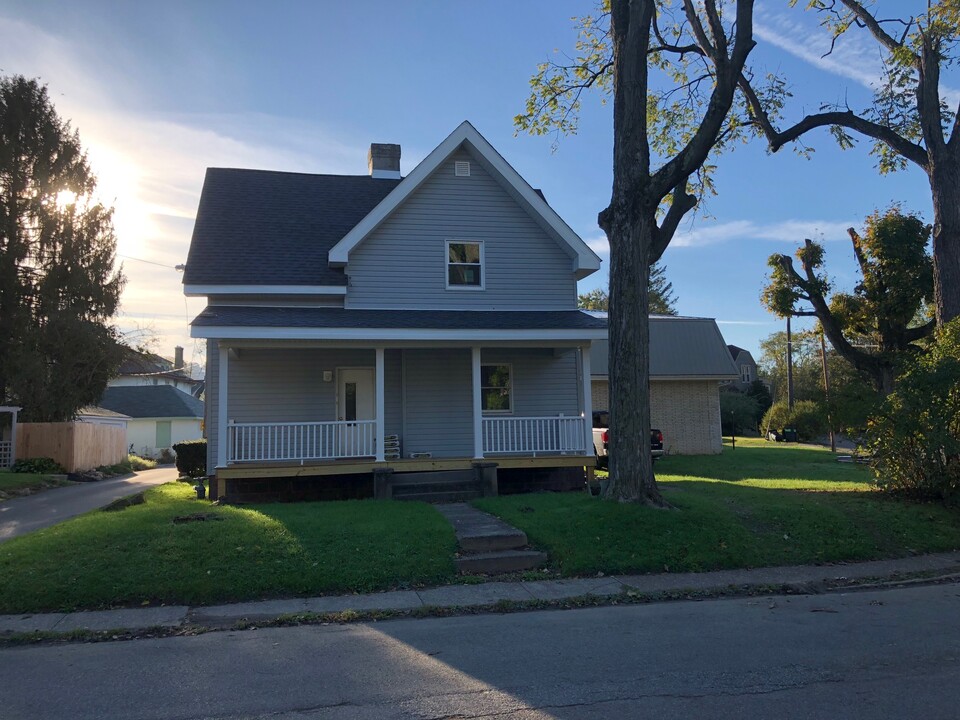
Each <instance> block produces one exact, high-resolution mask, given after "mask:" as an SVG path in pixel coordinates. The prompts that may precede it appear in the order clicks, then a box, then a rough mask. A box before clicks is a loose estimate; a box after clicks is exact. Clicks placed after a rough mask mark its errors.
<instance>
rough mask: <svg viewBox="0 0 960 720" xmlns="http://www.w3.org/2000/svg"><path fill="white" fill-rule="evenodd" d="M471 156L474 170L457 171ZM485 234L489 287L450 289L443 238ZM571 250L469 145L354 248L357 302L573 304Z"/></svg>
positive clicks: (352, 288) (352, 297)
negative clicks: (482, 163)
mask: <svg viewBox="0 0 960 720" xmlns="http://www.w3.org/2000/svg"><path fill="white" fill-rule="evenodd" d="M456 160H470V161H471V163H470V165H471V175H470V177H455V176H454V171H453V165H454V162H455V161H456ZM454 239H460V240H481V241H483V243H484V254H485V264H484V268H483V270H484V273H485V286H486V289H485V290H447V289H446V272H447V265H446V257H445V252H446V245H445V241H446V240H454ZM572 268H573V264H572V258H571V256H570V255H568V254H567V252H566V251H565V248H562V247H561V246H560V245H559V244H558V243H557V242H556V241H555V240H554V239H553V238H551V237H550V236H549V235H547V233H546V232H545V231H544V230H543V229H542V228H541V227H540V226H539V225H538V224H537V223H536V222H535V221H534V220H533V219H532V218H531V217H530V216H529V215H528V214H527V213H526V212H525V211H524V210H523V209H522V208H521V207H520V206H519V205H518V204H517V203H516V202H515V201H514V200H513V198H512V197H510V195H508V194H507V192H506V191H505V190H504V189H503V188H502V187H501V186H500V184H499V183H498V182H497V181H496V180H494V178H493V177H491V176H490V175H489V174H488V173H487V172H486V171H485V170H484V169H483V168H482V167H481V166H480V164H479V163H477V162H476V161H475V160H473V158H472V157H471V156H470V155H469V154H468V153H466V152H465V151H462V150H461V151H460V152H458V153H455V154H454V156H453V157H451V158H450V159H448V160H447V161H446V162H445V163H444V164H443V165H442V166H441V167H440V168H438V170H437V171H436V172H435V173H434V174H433V175H432V176H431V177H430V178H428V179H427V180H426V181H425V182H424V183H423V185H421V186H420V188H419V189H418V190H417V192H415V193H414V194H413V195H412V196H411V197H410V198H408V199H407V200H406V202H404V203H403V204H402V205H401V206H400V207H399V208H397V210H396V211H395V212H394V213H393V214H392V216H391V217H389V218H388V219H387V220H386V221H385V222H384V223H383V224H382V225H381V226H380V227H379V228H378V229H377V230H376V231H375V232H373V233H372V234H371V235H370V237H368V238H367V239H366V240H365V241H364V242H363V243H361V244H360V245H359V246H358V247H357V248H356V249H354V251H353V252H352V253H351V254H350V264H349V267H348V268H347V274H348V275H349V277H350V284H349V288H348V290H347V299H346V306H347V307H352V308H455V309H473V310H481V309H506V310H515V309H529V308H537V309H557V310H568V309H572V308H574V307H576V303H577V288H576V281H575V279H574V276H573V269H572Z"/></svg>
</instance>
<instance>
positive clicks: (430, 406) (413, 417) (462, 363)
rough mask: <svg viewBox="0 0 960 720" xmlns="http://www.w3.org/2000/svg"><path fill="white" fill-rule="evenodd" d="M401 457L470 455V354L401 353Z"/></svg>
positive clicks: (455, 351)
mask: <svg viewBox="0 0 960 720" xmlns="http://www.w3.org/2000/svg"><path fill="white" fill-rule="evenodd" d="M403 365H404V378H405V382H404V409H405V413H404V430H403V433H404V434H403V437H402V438H401V447H402V449H403V454H404V457H409V455H410V453H411V452H429V453H433V456H434V457H473V391H472V389H471V387H470V380H471V377H472V371H471V369H470V350H469V349H468V348H459V349H449V350H447V349H444V350H404V351H403Z"/></svg>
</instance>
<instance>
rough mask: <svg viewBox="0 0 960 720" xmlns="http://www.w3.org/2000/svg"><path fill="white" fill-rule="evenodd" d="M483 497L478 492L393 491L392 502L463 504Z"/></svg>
mask: <svg viewBox="0 0 960 720" xmlns="http://www.w3.org/2000/svg"><path fill="white" fill-rule="evenodd" d="M481 497H483V493H481V492H480V491H479V490H434V491H430V492H403V493H397V492H396V490H394V494H393V499H394V500H418V501H420V502H426V503H435V504H437V503H439V504H442V503H463V502H470V501H471V500H476V499H477V498H481Z"/></svg>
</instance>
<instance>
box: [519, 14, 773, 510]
mask: <svg viewBox="0 0 960 720" xmlns="http://www.w3.org/2000/svg"><path fill="white" fill-rule="evenodd" d="M754 45H755V42H754V39H753V0H736V2H724V1H723V0H702V1H701V2H695V1H694V0H609V2H606V1H604V2H603V3H602V4H601V6H600V8H599V11H598V12H597V14H596V16H593V17H586V18H581V20H580V39H579V41H578V43H577V47H576V52H577V54H576V57H574V58H573V59H572V60H571V61H570V62H565V63H562V64H557V63H545V64H543V65H541V66H540V68H539V70H538V72H537V73H536V74H535V75H534V76H533V78H532V79H531V94H530V98H529V100H528V101H527V106H526V112H524V113H523V114H521V115H518V116H517V117H516V118H515V123H516V126H517V127H518V129H520V130H524V131H528V132H531V133H534V134H545V133H550V132H555V133H569V132H575V131H576V118H577V112H578V110H579V107H580V96H581V94H582V93H583V92H584V91H585V90H587V89H589V88H599V89H600V90H601V91H606V92H609V93H611V94H612V95H613V192H612V196H611V198H610V204H609V205H608V206H607V207H606V208H605V209H604V210H602V211H601V212H600V214H599V217H598V222H599V225H600V227H601V228H602V229H603V231H604V233H605V234H606V236H607V239H608V241H609V243H610V309H609V335H610V366H609V376H610V481H609V483H608V484H607V485H606V488H605V491H604V497H606V498H608V499H614V500H618V501H620V502H640V503H645V504H649V505H653V506H658V507H662V506H664V505H665V503H664V500H663V498H662V496H661V494H660V490H659V488H658V487H657V484H656V480H655V478H654V474H653V462H652V460H651V457H650V446H649V443H650V387H649V370H650V352H649V340H650V327H649V318H648V313H649V289H648V288H649V283H650V266H651V265H653V263H655V262H656V261H657V260H659V259H660V257H661V256H662V255H663V253H664V251H665V250H666V249H667V246H668V245H669V244H670V241H671V240H672V239H673V236H674V233H675V232H676V230H677V227H678V226H679V224H680V222H681V220H682V219H683V218H684V217H685V216H686V215H687V214H688V213H689V212H690V211H691V210H693V209H694V207H696V205H697V203H698V201H699V199H700V195H701V193H702V192H704V191H705V190H707V189H708V185H707V184H706V182H705V178H708V177H709V175H708V174H706V173H705V171H704V170H705V167H706V166H707V160H708V158H709V157H710V155H711V153H712V152H713V151H714V150H715V149H716V148H717V147H718V146H722V145H723V144H724V143H725V142H727V141H728V140H729V139H730V138H731V136H734V135H736V132H737V126H736V125H735V124H734V121H733V116H732V115H731V113H730V110H731V107H732V106H733V102H734V95H735V92H736V89H737V85H738V83H739V81H740V78H741V77H742V76H743V72H744V67H745V65H746V61H747V56H748V55H749V54H750V51H751V50H752V49H753V47H754Z"/></svg>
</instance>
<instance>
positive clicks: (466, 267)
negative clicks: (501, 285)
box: [447, 240, 483, 290]
mask: <svg viewBox="0 0 960 720" xmlns="http://www.w3.org/2000/svg"><path fill="white" fill-rule="evenodd" d="M447 289H448V290H452V289H456V290H483V243H482V242H463V241H460V240H447Z"/></svg>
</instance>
